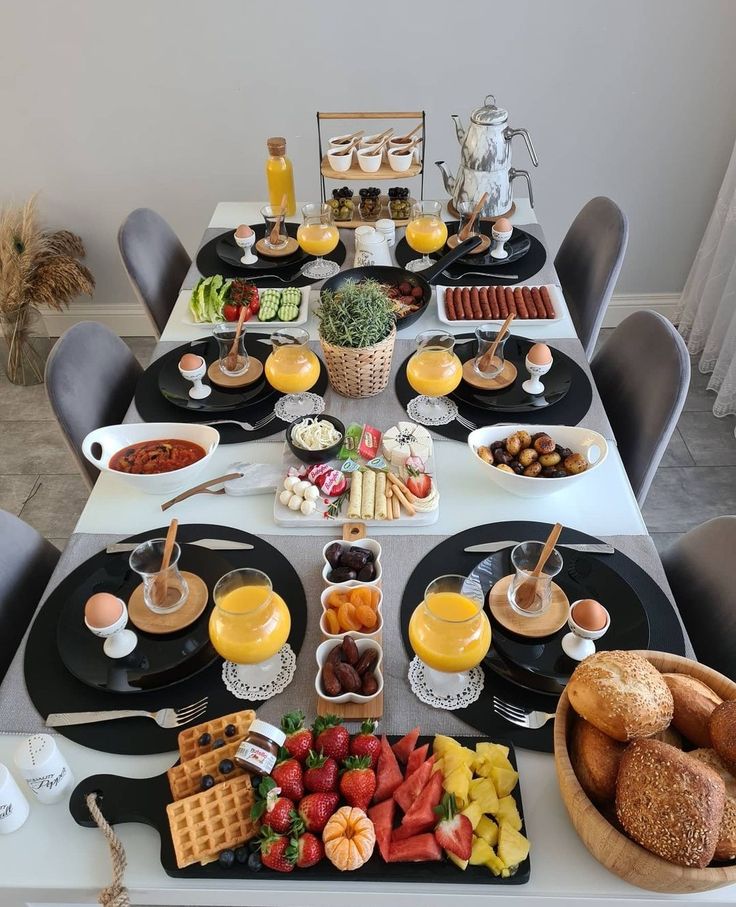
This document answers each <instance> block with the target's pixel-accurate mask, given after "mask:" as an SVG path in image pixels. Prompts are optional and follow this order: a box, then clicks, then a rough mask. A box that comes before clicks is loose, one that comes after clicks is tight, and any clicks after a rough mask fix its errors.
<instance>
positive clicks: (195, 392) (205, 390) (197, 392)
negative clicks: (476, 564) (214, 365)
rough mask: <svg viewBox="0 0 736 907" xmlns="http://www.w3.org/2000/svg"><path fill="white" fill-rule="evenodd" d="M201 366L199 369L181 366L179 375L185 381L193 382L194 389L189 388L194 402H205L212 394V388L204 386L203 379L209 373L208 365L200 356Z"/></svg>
mask: <svg viewBox="0 0 736 907" xmlns="http://www.w3.org/2000/svg"><path fill="white" fill-rule="evenodd" d="M199 358H200V364H199V365H198V366H197V368H192V369H188V368H182V367H181V366H179V374H180V375H181V376H182V378H184V380H185V381H191V382H192V385H193V386H192V387H190V388H189V396H190V397H191V398H192V400H205V399H207V397H209V395H210V394H211V393H212V388H211V387H209V386H208V385H206V384H202V378H204V376H205V373H206V371H207V363H206V362H205V361H204V359H202V357H201V356H200V357H199Z"/></svg>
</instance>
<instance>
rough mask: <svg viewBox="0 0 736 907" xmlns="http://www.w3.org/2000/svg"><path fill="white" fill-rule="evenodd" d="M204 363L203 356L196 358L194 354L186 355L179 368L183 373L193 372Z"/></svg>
mask: <svg viewBox="0 0 736 907" xmlns="http://www.w3.org/2000/svg"><path fill="white" fill-rule="evenodd" d="M202 362H203V359H202V357H201V356H195V355H194V353H184V355H183V356H182V357H181V359H180V360H179V368H180V369H181V370H182V371H183V372H193V371H196V369H198V368H199V367H200V366H201V365H202Z"/></svg>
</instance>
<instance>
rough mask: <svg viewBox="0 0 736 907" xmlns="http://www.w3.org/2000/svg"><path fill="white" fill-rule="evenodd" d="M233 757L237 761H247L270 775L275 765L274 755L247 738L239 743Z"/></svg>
mask: <svg viewBox="0 0 736 907" xmlns="http://www.w3.org/2000/svg"><path fill="white" fill-rule="evenodd" d="M235 758H236V759H237V760H238V762H247V763H248V764H249V765H251V766H253V767H254V768H256V769H257V770H258V771H259V772H261V773H262V774H264V775H270V774H271V771H272V770H273V767H274V766H275V765H276V756H274V755H273V754H272V753H269V752H268V750H264V749H262V748H261V747H260V746H256V745H255V744H254V743H249V742H248V741H247V740H244V741H243V742H242V743H241V744H240V746H239V747H238V752H237V755H236V757H235Z"/></svg>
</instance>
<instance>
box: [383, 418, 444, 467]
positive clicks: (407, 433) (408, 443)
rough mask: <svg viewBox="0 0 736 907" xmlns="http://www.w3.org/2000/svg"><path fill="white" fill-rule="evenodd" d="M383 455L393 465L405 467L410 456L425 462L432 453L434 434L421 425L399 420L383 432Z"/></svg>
mask: <svg viewBox="0 0 736 907" xmlns="http://www.w3.org/2000/svg"><path fill="white" fill-rule="evenodd" d="M382 446H383V455H384V457H385V458H386V460H387V462H389V463H390V464H391V465H392V466H398V467H400V468H401V467H403V466H404V465H405V463H406V461H407V460H408V459H409V457H419V458H420V459H421V460H423V461H424V462H425V463H426V461H427V460H428V459H429V457H430V456H431V455H432V436H431V435H430V433H429V432H428V431H427V429H426V428H424V427H423V426H421V425H415V424H414V423H413V422H399V424H398V425H394V426H393V427H392V428H389V429H388V430H387V431H385V432H384V434H383V445H382Z"/></svg>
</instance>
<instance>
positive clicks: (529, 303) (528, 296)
mask: <svg viewBox="0 0 736 907" xmlns="http://www.w3.org/2000/svg"><path fill="white" fill-rule="evenodd" d="M521 295H522V296H523V297H524V304H525V305H526V310H527V312H529V317H530V318H541V317H542V316H543V315H544V312H538V311H537V307H536V305H535V304H534V297H533V296H532V291H531V290H530V289H529V287H522V288H521Z"/></svg>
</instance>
